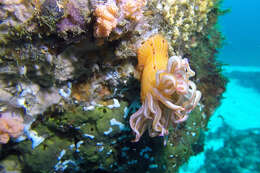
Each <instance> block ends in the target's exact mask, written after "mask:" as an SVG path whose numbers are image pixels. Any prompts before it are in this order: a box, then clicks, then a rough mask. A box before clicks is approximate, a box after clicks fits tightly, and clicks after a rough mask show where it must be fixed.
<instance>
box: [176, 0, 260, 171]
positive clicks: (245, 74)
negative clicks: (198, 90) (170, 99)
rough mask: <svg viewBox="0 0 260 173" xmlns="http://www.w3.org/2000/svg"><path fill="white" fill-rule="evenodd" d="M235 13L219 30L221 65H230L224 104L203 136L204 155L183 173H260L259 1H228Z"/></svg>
mask: <svg viewBox="0 0 260 173" xmlns="http://www.w3.org/2000/svg"><path fill="white" fill-rule="evenodd" d="M223 8H224V9H226V8H231V12H230V13H229V14H227V15H225V16H223V17H221V19H220V22H219V27H220V28H221V30H222V32H223V34H224V35H225V37H226V40H225V45H224V47H223V48H222V49H221V50H220V54H219V59H220V60H221V61H222V62H224V63H226V64H229V65H227V66H225V67H224V72H223V74H224V75H225V76H226V77H228V79H229V83H228V84H227V88H226V92H225V93H224V95H223V96H224V98H223V100H222V104H221V105H220V106H219V107H218V108H217V110H216V111H215V113H214V114H213V116H212V118H211V120H210V122H209V125H208V128H209V131H208V132H207V133H206V135H205V146H204V152H201V153H199V154H198V155H196V156H193V157H191V159H190V160H189V162H188V164H185V165H183V166H182V167H181V169H180V172H185V173H189V172H191V173H204V172H205V173H207V172H213V173H214V172H216V173H232V172H234V173H237V172H238V173H239V172H241V173H255V172H260V166H259V165H260V150H259V148H260V77H259V76H260V22H259V21H260V12H259V11H260V1H259V0H252V1H248V2H245V1H243V2H242V1H241V2H238V1H236V0H225V2H224V4H223Z"/></svg>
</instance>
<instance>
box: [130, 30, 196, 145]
mask: <svg viewBox="0 0 260 173" xmlns="http://www.w3.org/2000/svg"><path fill="white" fill-rule="evenodd" d="M138 66H139V69H142V75H141V101H142V106H141V108H140V109H139V110H138V111H137V112H136V113H134V114H133V115H131V117H130V126H131V128H132V130H133V131H134V132H135V134H136V139H135V141H138V140H139V139H140V137H141V136H142V134H143V133H144V132H145V130H147V129H148V131H149V134H150V136H151V137H154V136H158V135H160V136H164V135H167V134H168V128H169V125H170V122H172V123H181V122H183V121H185V120H187V118H188V113H189V112H191V110H193V109H194V108H195V106H196V105H197V104H198V102H199V100H200V98H201V93H200V91H198V90H197V89H196V85H195V83H194V82H192V81H191V80H189V78H190V77H192V76H194V75H195V72H194V71H192V70H191V68H190V66H189V63H188V60H187V59H186V58H184V59H183V58H181V57H180V56H173V57H171V58H169V59H168V45H167V41H166V40H165V39H164V38H163V37H162V36H161V35H158V34H157V35H154V36H152V37H151V38H149V39H148V40H147V41H146V42H145V43H144V44H142V45H141V47H140V48H139V49H138Z"/></svg>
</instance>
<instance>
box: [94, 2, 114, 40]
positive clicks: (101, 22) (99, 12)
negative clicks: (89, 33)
mask: <svg viewBox="0 0 260 173" xmlns="http://www.w3.org/2000/svg"><path fill="white" fill-rule="evenodd" d="M94 15H95V16H96V17H97V22H96V26H95V28H96V29H95V36H96V37H108V36H109V34H110V33H111V31H112V30H113V29H114V28H115V27H116V25H117V15H118V7H117V6H116V4H115V3H113V2H109V3H106V4H102V5H98V6H97V7H96V9H95V12H94Z"/></svg>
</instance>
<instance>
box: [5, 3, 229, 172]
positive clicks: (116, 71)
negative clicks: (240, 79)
mask: <svg viewBox="0 0 260 173" xmlns="http://www.w3.org/2000/svg"><path fill="white" fill-rule="evenodd" d="M219 5H220V4H219V1H213V0H204V1H196V2H195V1H190V0H167V1H162V0H151V1H145V0H130V1H125V0H108V1H99V0H72V1H67V0H61V1H58V0H40V1H15V0H12V1H3V2H1V4H0V16H3V20H2V19H1V21H0V42H1V43H4V44H3V46H1V47H0V62H1V63H0V74H1V75H0V108H1V109H0V113H1V114H2V113H5V112H6V111H7V112H8V111H9V112H10V111H13V110H16V111H18V112H19V115H21V118H23V119H24V123H25V124H26V125H27V126H26V134H25V135H27V138H25V137H24V138H23V140H22V139H21V140H18V139H19V138H18V139H17V141H16V142H13V141H10V142H9V143H7V144H4V145H1V149H0V152H1V157H0V160H1V161H5V160H6V159H7V158H8V156H10V155H12V154H13V153H16V156H19V157H21V158H23V159H21V162H22V163H21V166H22V168H23V170H24V171H25V172H39V170H41V171H42V172H55V171H56V172H98V171H101V170H102V171H105V172H136V170H138V171H139V170H140V172H148V171H149V172H158V173H160V172H163V173H167V172H169V173H170V172H171V173H172V172H177V171H178V168H179V167H180V166H181V165H182V164H183V163H185V162H186V161H187V160H188V158H189V157H190V156H191V155H193V154H197V153H198V152H200V151H201V150H199V149H197V148H196V147H195V146H197V147H199V146H201V145H202V144H200V143H199V142H198V141H199V140H203V138H202V134H201V131H203V130H205V128H206V126H207V123H208V121H209V118H210V116H211V114H212V112H213V111H214V110H215V108H216V107H217V106H218V104H219V103H220V99H221V96H222V93H223V92H224V91H225V84H226V79H225V78H224V77H223V76H222V74H221V67H222V64H220V63H218V62H217V60H216V56H215V55H216V53H217V49H218V48H219V47H220V46H221V42H222V40H223V37H222V36H221V33H220V32H219V31H218V30H217V28H216V26H215V25H216V22H217V18H218V16H219V15H220V14H222V13H223V12H222V11H221V10H220V7H219ZM11 7H12V8H11ZM13 9H17V13H16V11H13ZM21 12H24V15H25V16H20V15H21V14H20V13H21ZM7 14H10V16H9V17H8V15H7ZM7 23H11V24H12V25H7ZM157 34H160V35H163V37H164V38H165V41H167V43H169V44H168V48H167V49H165V50H166V51H167V52H168V54H169V57H175V58H176V57H178V58H179V59H178V58H177V59H178V61H177V60H176V59H175V60H176V61H174V62H184V63H183V64H185V65H184V66H185V67H186V69H185V68H184V69H182V70H181V72H182V73H181V74H186V73H189V72H190V73H191V74H196V75H195V76H194V75H188V77H186V78H185V79H186V80H185V82H189V83H190V84H191V83H196V85H197V89H196V88H195V87H193V88H192V89H193V90H192V91H194V90H195V91H196V92H188V95H185V99H187V100H188V101H189V102H187V104H186V102H185V103H184V102H182V103H183V104H182V106H183V107H185V106H186V107H185V108H187V112H189V111H190V110H191V109H193V111H192V112H191V113H190V114H189V118H188V117H187V116H182V115H181V116H179V118H180V119H176V120H177V121H178V120H181V119H185V120H186V119H187V120H186V121H185V122H183V123H177V124H176V123H175V124H173V126H172V127H169V129H167V130H168V131H169V133H164V137H161V136H158V135H155V136H156V137H155V138H150V137H149V136H148V135H147V133H144V134H143V137H142V138H141V139H140V140H139V142H138V143H132V142H131V140H133V139H134V134H133V133H132V132H131V130H130V128H131V127H130V126H129V118H130V117H129V115H130V114H134V113H135V112H136V111H137V110H138V109H139V108H140V100H141V99H140V90H141V88H142V87H143V86H144V83H142V84H140V82H139V81H138V79H142V74H143V73H142V68H141V66H139V67H137V68H136V65H137V63H138V62H137V61H138V60H137V54H138V49H139V48H140V47H141V45H142V44H143V42H145V41H146V40H148V39H149V38H151V37H153V36H154V35H157ZM166 51H165V52H166ZM165 57H166V58H165V59H163V63H165V64H167V63H168V62H166V61H168V56H165ZM180 57H182V58H180ZM184 58H187V59H186V60H188V62H189V63H187V62H186V60H185V59H184ZM156 63H160V62H156ZM187 64H189V66H190V69H192V70H193V71H194V72H195V73H192V72H191V71H190V70H189V68H188V67H189V66H188V65H187ZM155 65H157V64H155ZM173 71H174V70H173ZM174 72H175V71H174ZM146 75H147V76H148V77H149V75H152V73H147V74H146ZM181 76H182V77H183V76H184V75H181ZM154 77H155V76H152V78H154ZM160 80H164V78H162V79H160ZM162 82H163V81H162ZM165 85H167V86H168V83H167V82H166V83H165ZM189 86H191V85H188V86H187V85H185V87H186V88H187V87H188V88H189ZM192 86H194V85H192ZM160 87H161V89H162V88H163V86H160ZM194 88H195V89H194ZM189 89H190V88H189ZM189 89H188V90H189ZM197 90H199V91H200V92H201V93H202V95H203V97H202V98H201V101H200V103H198V100H199V99H198V97H191V95H193V94H192V93H196V94H195V96H199V94H198V92H197ZM182 91H183V90H182V89H181V87H180V88H178V92H179V93H181V92H182ZM185 91H186V90H185ZM189 91H190V90H189ZM182 94H183V93H182ZM173 97H175V96H173ZM176 97H177V96H176ZM191 98H192V99H191ZM194 98H195V99H194ZM196 98H197V99H196ZM168 99H174V98H170V97H169V98H168ZM190 99H191V100H190ZM197 104H198V106H197V107H196V108H194V106H195V105H197ZM159 105H160V106H161V107H163V105H162V104H159ZM20 112H21V113H20ZM164 113H165V112H164ZM162 121H165V119H162V120H161V122H160V123H163V122H162ZM160 123H159V124H160ZM167 127H168V126H167ZM154 128H155V129H156V128H157V127H156V126H154ZM36 134H37V135H36ZM15 138H16V136H15ZM33 138H35V139H37V140H35V142H34V140H33ZM31 140H32V141H31ZM32 142H33V143H32ZM32 144H33V146H34V147H32ZM36 144H39V145H36ZM36 146H37V147H36Z"/></svg>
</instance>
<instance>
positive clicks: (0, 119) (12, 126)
mask: <svg viewBox="0 0 260 173" xmlns="http://www.w3.org/2000/svg"><path fill="white" fill-rule="evenodd" d="M0 115H1V116H0V143H2V144H6V143H7V142H8V141H9V139H10V137H12V138H17V137H19V136H20V135H21V134H22V132H23V128H24V125H23V118H22V117H20V116H18V115H15V113H13V112H4V113H1V114H0Z"/></svg>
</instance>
